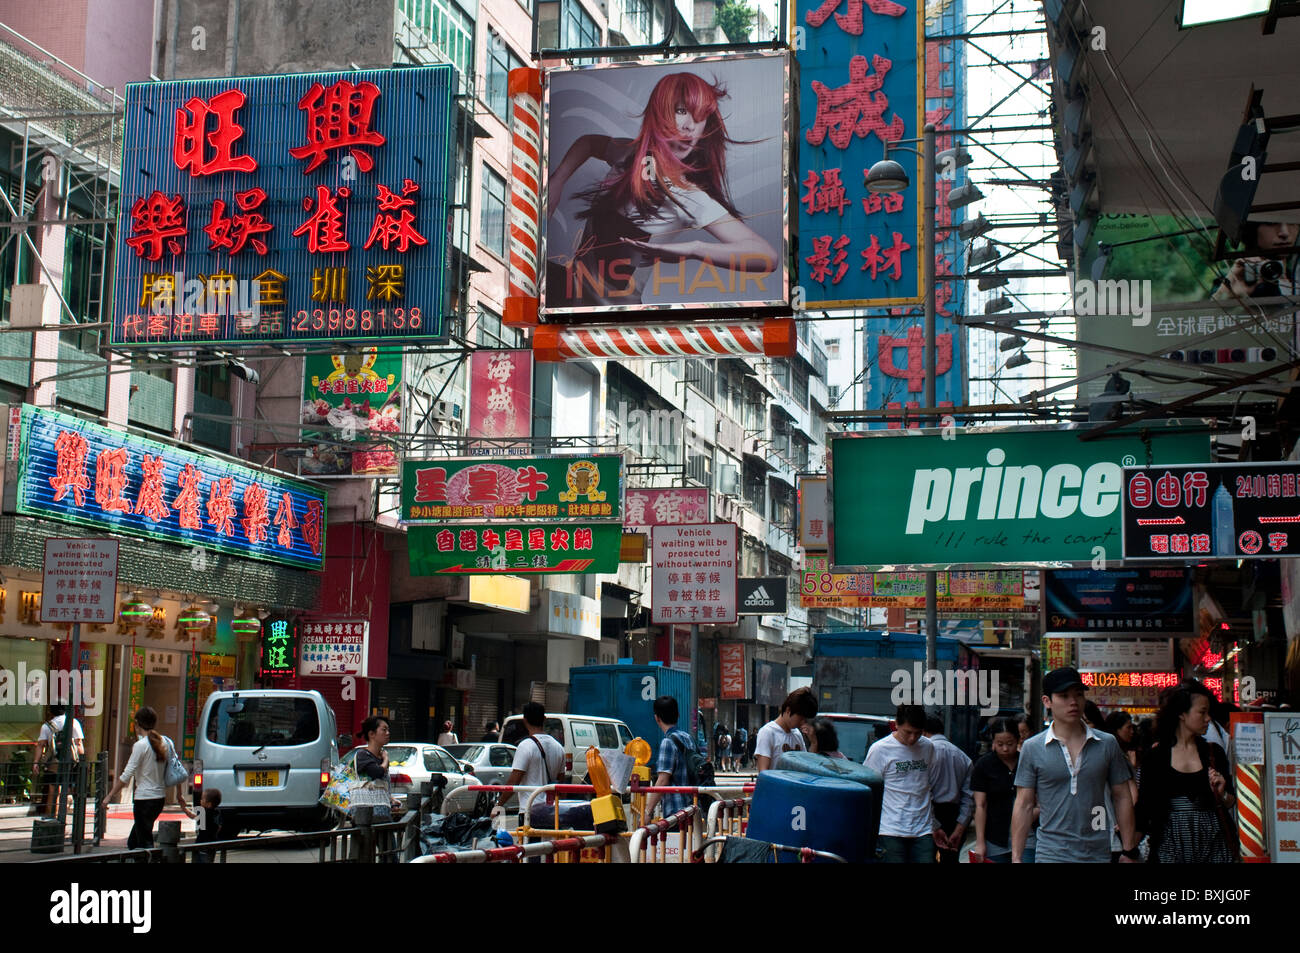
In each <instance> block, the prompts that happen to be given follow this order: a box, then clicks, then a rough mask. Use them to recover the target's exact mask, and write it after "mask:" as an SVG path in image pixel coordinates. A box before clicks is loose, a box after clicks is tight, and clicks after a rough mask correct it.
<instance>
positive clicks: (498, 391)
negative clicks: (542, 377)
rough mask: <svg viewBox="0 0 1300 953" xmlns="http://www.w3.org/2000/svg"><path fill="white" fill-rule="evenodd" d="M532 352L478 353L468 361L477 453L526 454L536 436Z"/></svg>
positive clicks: (473, 447)
mask: <svg viewBox="0 0 1300 953" xmlns="http://www.w3.org/2000/svg"><path fill="white" fill-rule="evenodd" d="M532 414H533V352H532V351H527V350H508V351H495V350H479V351H475V352H474V353H473V354H471V355H470V358H469V434H468V436H469V438H470V440H471V441H474V440H475V438H486V439H487V440H488V441H489V442H486V443H483V442H472V443H470V445H469V447H470V450H471V451H473V452H475V453H488V454H515V453H520V454H526V453H527V452H528V448H529V447H530V446H531V444H530V443H529V441H527V440H524V441H522V442H520V443H509V442H503V441H502V439H501V438H503V437H531V436H532V435H533V416H532Z"/></svg>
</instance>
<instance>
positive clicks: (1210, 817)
mask: <svg viewBox="0 0 1300 953" xmlns="http://www.w3.org/2000/svg"><path fill="white" fill-rule="evenodd" d="M1211 697H1212V696H1211V695H1210V692H1209V690H1208V689H1207V688H1205V687H1204V686H1203V685H1201V684H1200V683H1199V682H1185V683H1183V684H1182V685H1179V686H1178V688H1176V689H1175V690H1174V691H1173V692H1172V693H1171V694H1170V696H1169V698H1168V699H1167V700H1166V702H1165V704H1164V705H1163V706H1162V707H1161V709H1160V714H1159V715H1158V716H1157V718H1156V731H1157V734H1158V737H1159V742H1158V743H1157V744H1156V746H1155V747H1154V748H1152V749H1151V752H1150V754H1148V755H1147V757H1146V758H1145V759H1144V760H1143V764H1142V783H1141V787H1140V790H1139V793H1138V802H1137V812H1138V816H1137V822H1138V829H1139V830H1141V831H1142V832H1144V833H1145V834H1147V835H1148V837H1149V838H1150V853H1149V857H1148V860H1149V861H1150V862H1151V863H1161V864H1206V863H1218V864H1226V863H1232V862H1233V861H1235V860H1236V859H1237V858H1236V844H1237V829H1236V825H1235V824H1234V823H1233V821H1232V816H1231V814H1230V813H1229V811H1230V809H1231V808H1232V805H1233V803H1235V797H1234V796H1233V793H1232V787H1231V782H1230V781H1229V777H1230V775H1231V771H1230V770H1229V768H1228V763H1227V758H1226V757H1225V756H1224V754H1223V749H1222V748H1220V747H1218V746H1217V745H1212V744H1210V743H1209V742H1207V741H1206V740H1205V739H1204V738H1202V737H1201V735H1202V734H1203V733H1204V732H1205V729H1206V727H1207V726H1208V725H1209V723H1210V699H1211Z"/></svg>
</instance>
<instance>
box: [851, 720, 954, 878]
mask: <svg viewBox="0 0 1300 953" xmlns="http://www.w3.org/2000/svg"><path fill="white" fill-rule="evenodd" d="M894 726H895V727H894V731H893V733H892V734H889V735H886V736H885V737H883V738H881V739H880V740H879V741H877V742H876V743H875V744H873V745H872V746H871V748H870V749H868V751H867V760H866V761H865V762H863V763H864V764H865V765H866V766H867V767H868V768H872V769H874V770H876V771H879V772H880V776H881V777H882V778H883V779H884V781H885V793H884V795H883V796H882V797H881V799H880V834H879V836H878V837H877V843H878V844H879V847H878V848H877V854H878V855H879V857H880V859H881V861H883V862H884V863H887V864H933V863H934V832H935V831H936V830H937V829H938V826H939V825H938V824H937V823H936V821H935V819H934V808H933V805H932V803H931V800H932V798H931V792H932V790H933V789H934V787H935V786H936V785H938V784H939V783H940V781H941V780H942V772H941V767H940V764H939V760H938V758H936V757H935V750H934V744H933V743H932V742H931V741H930V739H928V738H926V737H925V736H924V734H923V733H924V731H925V709H924V708H922V707H921V706H920V705H899V706H898V713H897V714H896V715H895V716H894Z"/></svg>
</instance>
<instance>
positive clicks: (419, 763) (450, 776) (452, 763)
mask: <svg viewBox="0 0 1300 953" xmlns="http://www.w3.org/2000/svg"><path fill="white" fill-rule="evenodd" d="M360 750H361V747H356V748H353V749H352V750H351V751H349V752H348V753H347V754H346V755H344V756H343V763H344V764H350V763H351V762H352V759H354V758H355V757H356V756H357V752H358V751H360ZM384 750H385V751H387V752H388V783H389V789H390V790H391V791H392V794H393V797H399V798H400V797H404V796H405V795H407V794H410V793H412V792H415V791H419V790H420V785H421V784H423V783H424V782H425V781H428V780H429V779H430V778H431V777H433V775H435V774H440V775H442V776H443V777H445V778H446V779H447V786H446V787H445V788H444V789H443V793H444V794H446V793H448V792H450V791H454V790H455V789H456V788H458V787H461V786H463V785H466V784H481V783H482V782H481V781H479V780H478V779H477V778H475V777H474V775H472V774H468V773H466V772H464V771H462V770H461V765H460V762H459V761H457V760H456V759H455V758H453V757H452V756H451V755H450V754H448V753H447V749H446V748H440V747H439V746H438V745H432V744H428V743H425V742H402V741H394V742H390V743H389V744H386V745H384ZM474 797H475V796H474V795H466V796H463V797H461V798H458V799H457V800H456V803H455V804H445V805H443V808H444V810H443V811H442V813H444V814H446V813H451V812H452V811H468V810H471V809H472V808H473V806H474ZM462 802H463V803H462ZM435 803H436V800H435Z"/></svg>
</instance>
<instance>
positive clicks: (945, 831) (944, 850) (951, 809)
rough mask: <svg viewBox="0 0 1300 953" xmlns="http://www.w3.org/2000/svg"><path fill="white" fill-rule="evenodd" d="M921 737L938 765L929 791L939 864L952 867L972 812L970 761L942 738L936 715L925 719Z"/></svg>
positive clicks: (964, 839) (964, 837)
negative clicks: (936, 782) (928, 740)
mask: <svg viewBox="0 0 1300 953" xmlns="http://www.w3.org/2000/svg"><path fill="white" fill-rule="evenodd" d="M925 736H926V737H927V738H929V739H930V743H931V744H933V745H934V756H935V760H936V761H937V762H938V764H939V783H938V784H936V785H935V787H934V790H933V791H931V792H930V794H931V798H932V799H933V802H934V819H935V821H936V822H937V823H938V825H939V830H938V831H937V832H936V833H935V835H934V839H935V843H936V844H937V846H938V848H939V863H941V864H956V863H959V862H960V859H961V858H960V857H959V856H958V852H959V851H960V850H961V845H962V844H963V843H965V841H966V831H967V829H968V828H969V827H970V822H971V817H972V816H973V815H974V813H975V797H974V795H973V794H972V793H971V787H970V772H971V760H970V757H969V756H968V755H967V754H966V752H964V751H962V750H961V749H960V748H958V747H957V746H956V745H955V744H953V743H952V742H951V741H949V740H948V739H947V737H945V736H944V733H943V721H942V720H941V719H940V718H938V717H937V716H935V715H927V716H926V719H925Z"/></svg>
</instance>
